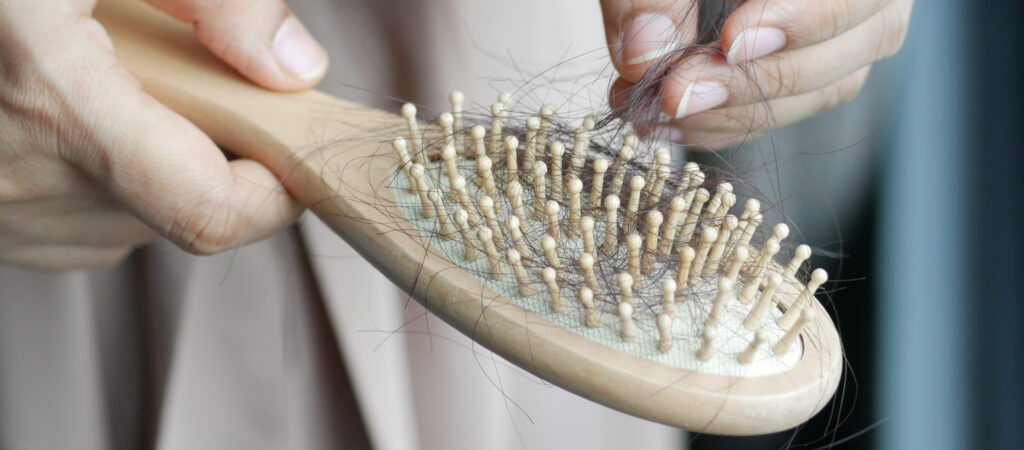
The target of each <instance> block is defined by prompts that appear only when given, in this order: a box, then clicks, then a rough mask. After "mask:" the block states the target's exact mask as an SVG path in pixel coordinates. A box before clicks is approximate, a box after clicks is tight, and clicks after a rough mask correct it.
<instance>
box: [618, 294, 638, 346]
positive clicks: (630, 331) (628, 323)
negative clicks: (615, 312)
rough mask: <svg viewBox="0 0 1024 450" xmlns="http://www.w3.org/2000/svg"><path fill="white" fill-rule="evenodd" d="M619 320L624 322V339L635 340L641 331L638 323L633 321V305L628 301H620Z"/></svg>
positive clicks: (627, 340)
mask: <svg viewBox="0 0 1024 450" xmlns="http://www.w3.org/2000/svg"><path fill="white" fill-rule="evenodd" d="M619 320H620V322H621V323H622V340H623V341H626V342H633V341H635V340H636V337H637V335H638V334H639V333H638V332H637V329H636V324H635V323H633V305H631V304H629V303H626V302H622V303H619Z"/></svg>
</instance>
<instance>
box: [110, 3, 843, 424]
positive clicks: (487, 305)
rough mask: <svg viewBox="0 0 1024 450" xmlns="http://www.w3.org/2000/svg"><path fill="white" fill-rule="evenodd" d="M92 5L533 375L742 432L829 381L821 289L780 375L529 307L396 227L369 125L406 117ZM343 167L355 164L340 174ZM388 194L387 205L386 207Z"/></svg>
mask: <svg viewBox="0 0 1024 450" xmlns="http://www.w3.org/2000/svg"><path fill="white" fill-rule="evenodd" d="M95 16H96V17H97V19H98V20H100V22H102V23H103V24H104V26H105V27H106V29H107V30H108V32H109V33H110V35H111V38H112V39H113V41H114V45H115V49H116V52H117V55H118V58H119V59H120V60H121V61H122V63H123V64H124V65H125V66H126V67H127V68H128V69H129V71H131V72H132V73H133V74H134V75H135V76H136V77H137V78H138V79H139V81H140V82H141V83H142V85H143V87H144V89H145V90H146V91H147V92H148V93H150V94H151V95H153V96H154V97H156V98H157V99H159V100H160V101H161V102H163V103H164V104H165V105H167V106H169V107H170V108H172V109H174V110H175V111H177V112H179V113H180V114H182V115H183V116H185V117H186V118H188V119H189V120H191V121H192V122H193V123H195V124H196V125H198V126H199V127H200V128H201V129H202V130H203V131H204V132H206V133H207V134H208V135H209V136H210V137H211V138H212V139H213V140H214V141H215V142H217V143H218V144H219V145H221V146H222V147H224V148H228V149H231V150H232V151H233V152H235V153H237V154H239V155H241V156H243V157H247V158H252V159H256V160H258V161H260V162H262V163H263V164H265V165H267V166H268V167H269V168H270V169H271V170H273V171H274V172H275V173H276V174H277V175H278V176H279V177H280V178H281V179H282V180H283V183H284V185H285V187H286V189H288V191H289V192H290V193H291V194H292V195H293V196H294V197H295V198H296V199H298V200H299V201H300V202H302V203H303V204H305V205H306V206H308V207H309V208H310V209H311V210H313V211H314V212H315V213H316V214H317V215H318V216H319V217H320V218H321V219H323V220H324V222H326V223H327V224H328V225H329V226H330V227H331V228H332V229H333V230H334V231H335V232H336V233H338V234H339V235H340V236H341V237H342V238H344V239H345V240H346V241H347V242H348V243H349V244H350V245H351V246H352V247H353V248H355V249H356V250H357V251H358V252H359V253H360V254H361V255H363V256H364V257H365V258H366V259H367V260H368V261H369V262H370V263H372V264H373V265H374V266H375V267H377V268H378V269H379V270H380V271H381V272H382V273H384V274H385V275H386V276H387V277H388V278H389V279H391V280H392V281H393V282H394V283H395V284H397V285H398V286H399V287H401V288H402V289H404V290H405V291H406V292H409V293H410V294H411V295H412V296H413V297H414V298H416V299H417V300H419V301H421V303H423V304H424V305H425V306H426V307H427V308H428V309H429V310H430V311H431V312H433V313H434V314H436V315H437V316H439V317H441V318H442V319H443V320H445V321H446V322H448V323H449V324H451V325H453V326H455V327H456V328H457V329H459V330H460V331H462V332H463V333H465V334H466V335H468V336H469V337H471V338H472V339H474V340H475V341H477V342H479V343H481V344H482V345H484V346H485V347H487V348H489V349H491V350H493V351H494V352H495V353H497V354H499V355H501V356H502V357H504V358H506V359H508V360H509V361H512V362H513V363H515V364H517V365H519V366H520V367H522V368H524V369H526V370H528V371H530V372H532V373H534V374H536V375H537V376H539V377H541V378H543V379H545V380H548V381H550V382H551V383H553V384H556V385H558V386H560V387H563V388H565V389H567V390H569V391H572V392H574V393H576V394H579V395H581V396H583V397H586V398H589V399H591V400H594V401H596V402H599V403H602V404H604V405H607V406H610V407H612V408H615V409H618V410H620V411H623V412H626V413H629V414H633V415H636V416H639V417H642V418H646V419H650V420H655V421H658V422H662V423H665V424H669V425H674V426H678V427H681V428H685V429H688V430H693V431H699V432H706V433H718V434H734V435H749V434H762V433H769V432H774V431H779V430H783V429H787V428H790V427H793V426H796V425H799V424H800V423H802V422H804V421H806V420H807V419H809V418H810V417H811V416H813V415H814V414H815V413H817V412H818V411H819V410H820V409H821V408H822V407H823V406H824V405H825V404H826V403H827V402H828V401H829V399H830V398H831V397H832V395H833V393H834V392H835V390H836V387H837V386H838V383H839V378H840V374H841V372H842V361H843V356H842V348H841V345H840V342H839V336H838V334H837V332H836V329H835V326H834V325H833V324H832V322H831V321H830V319H829V318H828V314H827V313H826V311H825V310H824V308H822V306H821V305H820V304H819V303H818V302H813V303H814V304H815V307H816V308H817V309H818V310H819V311H818V314H816V319H815V321H814V322H812V323H810V324H808V326H806V327H805V329H804V331H803V333H802V339H803V357H802V359H801V360H800V362H799V363H798V364H797V365H796V366H795V367H793V368H792V369H791V370H788V371H786V372H783V373H779V374H775V375H770V376H763V377H735V376H723V375H711V374H705V373H700V372H695V371H690V370H685V369H678V368H673V367H669V366H665V365H663V364H660V363H656V362H653V361H650V360H646V359H643V358H640V357H637V356H633V355H629V354H626V353H622V352H619V351H617V350H613V349H611V348H609V347H606V346H603V345H601V344H598V343H596V342H593V341H591V340H589V339H586V338H584V337H582V336H579V335H577V334H575V333H573V332H572V331H570V330H566V329H563V328H560V327H558V326H556V325H553V324H551V323H550V322H548V321H547V320H545V319H543V318H541V317H540V316H538V315H537V314H534V313H532V312H530V311H527V310H525V309H523V308H521V307H520V306H518V305H517V304H515V303H513V302H511V301H510V300H508V299H506V298H504V297H502V296H500V295H499V294H497V293H495V292H494V291H492V290H490V289H488V288H486V287H485V286H483V285H482V284H481V283H480V282H479V281H478V280H477V279H476V278H474V277H473V276H472V275H470V274H469V273H467V272H465V271H463V270H462V269H460V268H459V267H457V266H456V265H454V264H453V263H452V262H450V261H448V260H447V259H446V258H444V257H443V256H441V255H440V253H439V252H438V251H436V250H434V249H433V248H432V247H431V246H430V245H429V244H428V243H427V242H426V241H425V240H423V239H421V238H419V237H417V236H413V235H411V234H410V233H408V232H397V231H394V230H395V229H401V230H412V229H414V227H413V226H412V225H411V224H409V223H408V222H407V221H406V220H405V218H404V216H403V215H402V214H401V212H400V211H398V209H397V207H394V206H393V203H394V199H393V198H392V196H391V193H390V189H389V188H388V184H389V177H391V176H392V175H393V173H394V168H395V166H396V164H397V159H396V157H395V156H394V155H393V153H391V151H390V149H388V148H387V146H386V145H382V144H381V143H378V142H370V141H368V140H367V139H365V136H367V135H368V134H369V135H373V136H380V134H379V132H378V133H374V130H385V129H391V130H398V129H401V127H402V124H403V119H401V118H400V117H398V116H395V115H391V114H389V113H385V112H382V111H378V110H374V109H370V108H366V107H362V106H358V105H355V104H352V103H350V102H346V101H344V100H340V99H337V98H334V97H331V96H329V95H326V94H323V93H320V92H316V91H307V92H302V93H294V94H282V93H273V92H268V91H266V90H263V89H260V88H257V87H255V86H253V85H251V84H250V83H249V82H247V81H246V80H244V79H243V78H242V77H240V76H239V75H238V74H237V73H236V72H234V71H233V70H231V69H230V68H228V67H227V66H225V65H224V64H223V63H221V62H220V61H219V60H217V59H216V58H215V57H214V56H212V55H211V54H210V53H209V52H208V51H207V50H206V49H205V48H204V47H203V46H202V45H201V44H199V42H198V41H197V40H196V39H195V38H194V36H193V34H192V30H191V29H189V26H188V25H187V24H181V23H178V22H176V21H174V20H173V19H171V18H169V17H166V16H165V15H163V14H162V13H160V12H158V11H156V10H154V9H153V8H151V7H149V6H148V5H145V4H143V3H142V2H138V1H135V0H105V1H101V2H100V5H99V7H98V8H97V11H96V14H95ZM326 131H329V133H328V132H326ZM327 138H331V139H332V140H333V139H337V141H336V142H337V145H331V146H326V147H325V146H324V144H327V142H325V141H324V139H327ZM348 139H351V140H348ZM354 169H358V170H354ZM353 171H354V173H352V172H353ZM342 175H345V176H346V177H348V178H347V179H345V182H344V183H342V182H341V180H342ZM385 201H390V202H391V203H392V206H390V207H389V208H383V202H385ZM787 281H788V283H784V284H785V285H791V283H796V280H793V279H790V280H787ZM797 293H798V291H797V290H796V289H795V288H794V289H787V290H783V291H781V292H780V296H781V297H783V299H784V301H783V303H784V304H787V303H788V302H790V301H792V299H793V298H795V296H796V295H797ZM786 299H788V300H786Z"/></svg>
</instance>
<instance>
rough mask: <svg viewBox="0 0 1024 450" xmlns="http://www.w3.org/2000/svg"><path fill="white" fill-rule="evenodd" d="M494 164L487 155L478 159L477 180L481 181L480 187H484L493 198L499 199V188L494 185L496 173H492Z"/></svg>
mask: <svg viewBox="0 0 1024 450" xmlns="http://www.w3.org/2000/svg"><path fill="white" fill-rule="evenodd" d="M493 165H494V163H493V162H492V161H491V158H490V157H488V156H487V155H484V156H481V157H478V158H477V159H476V173H477V180H479V181H480V183H479V184H480V186H483V188H484V191H485V192H487V195H489V196H491V198H498V187H497V185H496V184H495V183H494V172H493V171H491V168H492V167H493Z"/></svg>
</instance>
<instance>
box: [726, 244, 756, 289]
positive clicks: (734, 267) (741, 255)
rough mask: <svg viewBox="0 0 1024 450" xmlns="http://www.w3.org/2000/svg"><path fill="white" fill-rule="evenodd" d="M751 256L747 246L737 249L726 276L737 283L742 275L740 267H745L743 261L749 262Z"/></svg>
mask: <svg viewBox="0 0 1024 450" xmlns="http://www.w3.org/2000/svg"><path fill="white" fill-rule="evenodd" d="M749 257H750V252H749V251H748V250H747V248H746V247H741V248H738V249H736V251H735V252H733V254H732V260H731V261H729V269H728V272H726V273H725V277H726V278H728V279H730V280H732V282H733V283H736V282H737V281H738V280H739V277H740V269H742V268H743V263H745V262H747V258H749Z"/></svg>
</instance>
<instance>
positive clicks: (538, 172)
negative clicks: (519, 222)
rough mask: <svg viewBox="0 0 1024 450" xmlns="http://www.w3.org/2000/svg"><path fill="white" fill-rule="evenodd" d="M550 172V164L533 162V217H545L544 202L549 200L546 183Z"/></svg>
mask: <svg viewBox="0 0 1024 450" xmlns="http://www.w3.org/2000/svg"><path fill="white" fill-rule="evenodd" d="M547 174H548V165H547V164H544V163H543V162H542V161H537V162H536V163H534V164H533V217H534V218H535V219H540V218H543V217H544V203H545V202H546V201H547V192H546V191H547V189H545V184H546V183H547V179H546V178H545V175H547Z"/></svg>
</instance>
